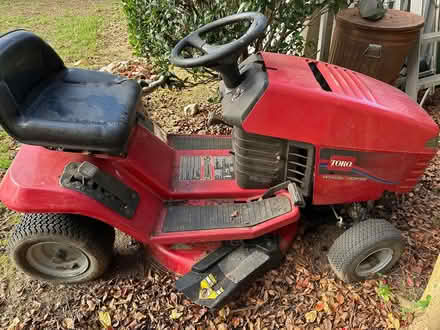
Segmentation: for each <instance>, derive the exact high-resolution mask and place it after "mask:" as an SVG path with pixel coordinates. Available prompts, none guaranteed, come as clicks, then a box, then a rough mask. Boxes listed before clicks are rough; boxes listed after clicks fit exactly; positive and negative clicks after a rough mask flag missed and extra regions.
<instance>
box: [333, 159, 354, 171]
mask: <svg viewBox="0 0 440 330" xmlns="http://www.w3.org/2000/svg"><path fill="white" fill-rule="evenodd" d="M355 161H356V158H354V157H347V156H332V157H331V158H330V161H329V162H328V169H329V170H332V171H350V170H351V169H352V168H353V165H354V163H355Z"/></svg>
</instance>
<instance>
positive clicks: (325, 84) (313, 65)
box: [309, 62, 332, 92]
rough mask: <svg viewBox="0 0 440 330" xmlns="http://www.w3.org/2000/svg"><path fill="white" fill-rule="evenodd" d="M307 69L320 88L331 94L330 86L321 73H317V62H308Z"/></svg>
mask: <svg viewBox="0 0 440 330" xmlns="http://www.w3.org/2000/svg"><path fill="white" fill-rule="evenodd" d="M309 67H310V70H312V72H313V75H314V76H315V79H316V81H317V82H318V83H319V85H320V86H321V88H322V89H323V90H325V91H327V92H331V91H332V89H331V88H330V85H329V84H328V82H327V80H325V78H324V76H323V75H322V73H321V71H319V68H318V64H317V62H309Z"/></svg>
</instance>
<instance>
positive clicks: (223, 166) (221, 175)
mask: <svg viewBox="0 0 440 330" xmlns="http://www.w3.org/2000/svg"><path fill="white" fill-rule="evenodd" d="M214 172H215V180H233V179H234V157H233V156H218V157H214Z"/></svg>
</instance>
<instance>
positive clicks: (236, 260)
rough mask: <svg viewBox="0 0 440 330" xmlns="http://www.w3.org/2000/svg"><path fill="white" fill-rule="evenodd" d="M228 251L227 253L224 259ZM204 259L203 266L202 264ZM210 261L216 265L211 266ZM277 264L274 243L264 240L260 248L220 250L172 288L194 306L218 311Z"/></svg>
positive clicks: (279, 259)
mask: <svg viewBox="0 0 440 330" xmlns="http://www.w3.org/2000/svg"><path fill="white" fill-rule="evenodd" d="M228 250H229V251H230V252H229V253H228V254H227V255H224V252H225V251H228ZM205 259H206V261H207V262H204V261H205ZM213 260H215V261H216V262H215V263H213V262H212V261H213ZM280 261H281V253H280V251H279V249H278V244H277V243H276V242H275V241H274V240H269V241H267V240H266V241H265V242H263V244H262V245H261V246H259V245H254V246H246V245H242V246H240V247H237V248H231V247H222V248H220V249H218V250H217V251H214V252H213V253H211V254H209V255H208V256H206V257H205V258H204V259H202V260H201V261H200V262H199V263H198V264H196V265H194V267H193V269H192V271H191V272H189V273H187V274H186V275H185V276H183V277H181V278H180V279H178V280H177V281H176V288H177V290H178V291H180V292H182V293H184V294H185V296H186V297H188V298H189V299H190V300H191V301H193V302H195V303H196V304H199V305H202V306H206V307H208V308H220V307H221V306H223V305H224V304H225V303H227V302H228V300H229V299H230V298H232V297H234V296H236V295H237V294H238V293H239V292H240V289H242V288H244V287H247V286H249V285H250V284H252V282H253V281H254V280H255V279H256V278H257V277H258V276H261V275H262V274H263V273H264V272H266V271H267V270H269V269H272V268H274V267H278V266H279V264H280ZM201 263H202V264H203V265H204V266H207V265H209V268H207V267H199V266H200V264H201Z"/></svg>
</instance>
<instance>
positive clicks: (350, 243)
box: [327, 219, 403, 282]
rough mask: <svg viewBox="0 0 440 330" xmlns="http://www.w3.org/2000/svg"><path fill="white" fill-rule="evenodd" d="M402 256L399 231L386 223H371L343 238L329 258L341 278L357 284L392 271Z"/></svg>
mask: <svg viewBox="0 0 440 330" xmlns="http://www.w3.org/2000/svg"><path fill="white" fill-rule="evenodd" d="M402 252H403V242H402V238H401V235H400V231H399V230H397V229H396V228H395V227H394V226H393V225H392V224H390V223H389V222H387V221H385V220H383V219H368V220H366V221H363V222H361V223H359V224H356V225H354V226H353V227H351V228H350V229H348V230H347V231H345V232H344V233H343V234H342V235H341V236H339V237H338V238H337V239H336V241H335V242H334V243H333V245H332V247H331V248H330V251H329V253H328V256H327V257H328V261H329V262H330V265H331V267H332V269H333V271H334V272H335V273H336V275H337V277H339V278H340V279H341V280H343V281H344V282H356V281H362V280H365V279H368V278H372V277H374V276H377V275H378V274H379V273H380V274H385V273H386V272H388V271H390V270H391V268H392V267H393V266H394V265H395V264H396V262H397V261H398V260H399V258H400V256H401V255H402ZM370 256H371V257H370ZM367 257H369V258H372V259H367ZM369 260H371V262H368V261H369ZM375 263H376V266H374V265H375ZM358 266H359V267H358ZM370 266H371V268H370V269H369V268H368V267H370ZM378 268H379V269H378Z"/></svg>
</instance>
